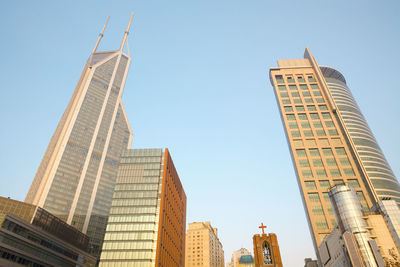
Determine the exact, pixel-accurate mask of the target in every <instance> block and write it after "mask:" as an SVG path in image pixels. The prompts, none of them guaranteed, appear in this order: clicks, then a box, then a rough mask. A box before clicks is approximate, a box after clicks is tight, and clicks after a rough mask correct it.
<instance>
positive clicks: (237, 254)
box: [226, 248, 253, 267]
mask: <svg viewBox="0 0 400 267" xmlns="http://www.w3.org/2000/svg"><path fill="white" fill-rule="evenodd" d="M242 256H252V255H251V253H250V251H248V250H247V249H245V248H241V249H238V250H236V251H234V252H232V257H231V262H230V263H227V265H226V266H227V267H238V263H239V260H240V258H241V257H242ZM252 257H253V256H252Z"/></svg>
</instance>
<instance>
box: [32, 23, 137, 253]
mask: <svg viewBox="0 0 400 267" xmlns="http://www.w3.org/2000/svg"><path fill="white" fill-rule="evenodd" d="M131 20H132V17H131ZM131 20H130V21H129V24H128V27H127V29H126V32H125V35H124V38H123V41H122V44H121V47H120V49H119V50H115V51H106V52H97V51H96V50H97V47H98V45H99V42H100V39H101V38H102V36H103V32H104V29H105V26H104V28H103V31H102V33H101V34H100V37H99V39H98V41H97V43H96V46H95V48H94V49H93V52H92V54H91V55H90V57H89V59H88V61H87V62H86V65H85V67H84V69H83V71H82V74H81V77H80V79H79V81H78V85H77V86H76V88H75V91H74V93H73V95H72V97H71V99H70V102H69V104H68V106H67V108H66V110H65V112H64V114H63V115H62V117H61V120H60V122H59V124H58V126H57V128H56V130H55V132H54V134H53V137H52V138H51V140H50V143H49V146H48V147H47V150H46V152H45V155H44V157H43V159H42V162H41V163H40V166H39V169H38V171H37V173H36V175H35V178H34V180H33V182H32V185H31V187H30V189H29V192H28V194H27V196H26V199H25V202H27V203H31V204H33V205H37V206H39V207H42V208H44V209H46V210H48V211H49V212H51V213H52V214H54V215H55V216H57V217H59V218H60V219H62V220H63V221H65V222H67V223H68V224H70V225H72V226H73V227H75V228H77V229H78V230H79V231H82V232H83V233H86V234H87V235H89V236H90V252H91V253H92V254H93V255H95V256H98V255H99V253H100V248H101V245H102V241H103V237H104V231H105V226H106V223H107V218H108V214H109V210H110V205H111V199H112V195H113V192H114V185H115V180H116V178H117V172H118V167H119V162H120V155H121V152H122V151H123V150H124V149H127V148H129V147H130V146H131V142H132V130H131V128H130V125H129V122H128V119H127V116H126V113H125V108H124V106H123V104H122V98H121V97H122V92H123V90H124V85H125V81H126V77H127V74H128V69H129V66H130V63H131V57H130V56H129V54H126V53H125V52H123V48H124V44H125V40H126V37H127V34H128V32H129V27H130V23H131Z"/></svg>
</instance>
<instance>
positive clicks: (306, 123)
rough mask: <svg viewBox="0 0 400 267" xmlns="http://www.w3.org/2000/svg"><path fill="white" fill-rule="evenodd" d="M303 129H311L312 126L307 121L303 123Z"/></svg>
mask: <svg viewBox="0 0 400 267" xmlns="http://www.w3.org/2000/svg"><path fill="white" fill-rule="evenodd" d="M301 127H302V128H311V126H310V124H309V123H308V122H306V121H303V122H301Z"/></svg>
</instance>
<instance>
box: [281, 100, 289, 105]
mask: <svg viewBox="0 0 400 267" xmlns="http://www.w3.org/2000/svg"><path fill="white" fill-rule="evenodd" d="M282 104H290V99H282Z"/></svg>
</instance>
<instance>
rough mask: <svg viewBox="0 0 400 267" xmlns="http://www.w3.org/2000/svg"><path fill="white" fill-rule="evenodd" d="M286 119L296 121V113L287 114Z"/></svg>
mask: <svg viewBox="0 0 400 267" xmlns="http://www.w3.org/2000/svg"><path fill="white" fill-rule="evenodd" d="M286 119H287V120H288V121H295V120H296V117H295V116H294V114H286Z"/></svg>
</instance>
